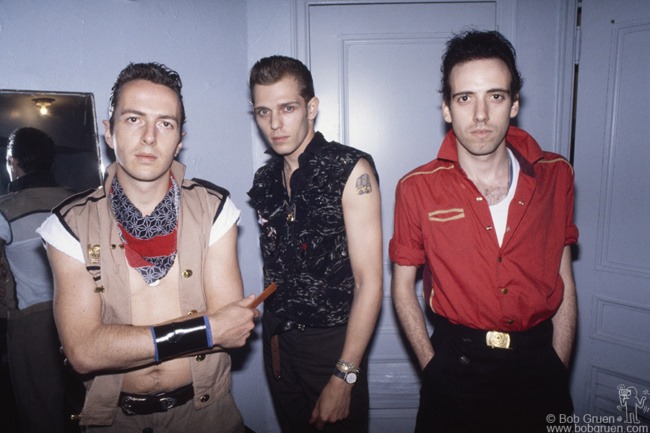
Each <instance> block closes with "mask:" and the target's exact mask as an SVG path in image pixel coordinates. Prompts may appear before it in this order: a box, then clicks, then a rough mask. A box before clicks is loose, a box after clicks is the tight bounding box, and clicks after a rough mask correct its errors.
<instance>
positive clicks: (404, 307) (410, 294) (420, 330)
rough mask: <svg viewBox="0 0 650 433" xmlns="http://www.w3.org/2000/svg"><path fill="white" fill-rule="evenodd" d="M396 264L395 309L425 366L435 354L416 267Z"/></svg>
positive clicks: (416, 354) (394, 283)
mask: <svg viewBox="0 0 650 433" xmlns="http://www.w3.org/2000/svg"><path fill="white" fill-rule="evenodd" d="M408 268H409V267H406V268H404V267H401V266H399V265H395V266H394V268H393V281H392V284H391V294H392V297H393V304H394V305H395V311H396V313H397V317H398V319H399V321H400V324H401V326H402V329H403V330H404V333H405V334H406V338H407V339H408V340H409V343H410V344H411V347H412V349H413V351H414V353H415V356H416V357H417V358H418V362H419V363H420V368H422V369H423V368H424V367H425V366H426V365H427V364H428V363H429V361H430V360H431V358H432V357H433V355H434V351H433V347H432V346H431V341H430V340H429V334H428V331H427V327H426V323H425V321H424V313H423V312H422V307H421V306H420V303H419V302H418V300H417V296H416V293H415V288H414V283H415V269H414V268H413V269H408Z"/></svg>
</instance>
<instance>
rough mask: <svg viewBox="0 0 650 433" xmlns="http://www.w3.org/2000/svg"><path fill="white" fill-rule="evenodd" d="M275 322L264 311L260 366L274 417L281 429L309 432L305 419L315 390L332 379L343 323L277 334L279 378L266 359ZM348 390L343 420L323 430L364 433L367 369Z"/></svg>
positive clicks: (292, 432)
mask: <svg viewBox="0 0 650 433" xmlns="http://www.w3.org/2000/svg"><path fill="white" fill-rule="evenodd" d="M280 323H282V321H281V320H279V319H278V318H276V317H274V316H273V315H272V314H271V313H269V312H264V316H263V318H262V332H263V338H264V365H265V370H266V377H267V380H268V383H269V388H270V390H271V395H272V397H273V404H274V406H275V412H276V415H277V417H278V421H279V423H280V426H281V428H282V431H283V432H284V433H310V432H317V430H316V429H315V428H314V427H313V426H312V425H311V424H309V417H310V416H311V412H312V410H313V409H314V406H315V404H316V401H317V400H318V397H319V396H320V393H321V391H322V390H323V388H324V387H325V385H326V384H327V382H328V381H329V380H330V378H331V377H332V372H333V371H334V368H335V366H336V361H337V360H338V359H339V356H340V355H341V350H342V349H343V343H344V342H345V333H346V330H347V326H337V327H333V328H305V329H304V330H302V331H301V330H298V329H293V330H290V331H286V332H283V333H281V334H279V340H280V341H279V342H280V365H281V368H282V377H281V379H280V380H275V378H274V377H273V369H272V362H271V348H270V338H271V335H272V334H273V331H274V330H275V329H276V327H277V326H278V324H280ZM366 367H367V362H365V361H364V363H363V364H362V365H361V374H360V375H359V379H358V380H357V383H356V384H355V385H354V387H353V388H352V400H351V402H350V415H349V416H348V418H346V419H345V420H343V421H339V422H337V423H333V424H327V425H326V426H325V429H324V430H323V431H324V432H327V433H334V432H337V433H366V432H367V431H368V410H369V397H368V376H367V373H368V370H367V368H366Z"/></svg>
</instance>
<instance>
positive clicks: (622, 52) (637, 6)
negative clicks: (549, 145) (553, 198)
mask: <svg viewBox="0 0 650 433" xmlns="http://www.w3.org/2000/svg"><path fill="white" fill-rule="evenodd" d="M582 9H583V11H582V48H581V53H582V55H581V59H580V66H579V68H580V79H579V86H578V93H577V95H578V98H577V106H576V143H575V154H574V155H575V163H574V168H575V173H576V221H577V224H578V227H579V229H580V242H579V245H580V250H579V255H578V260H576V261H575V263H574V271H575V277H576V283H577V287H578V301H579V312H580V320H579V339H578V344H577V350H576V358H575V365H574V372H573V379H574V380H573V394H574V398H575V397H577V398H576V403H577V404H576V410H577V411H578V412H579V413H581V414H596V415H602V416H614V417H616V418H618V417H622V418H623V419H625V417H626V416H627V414H626V412H625V411H624V409H625V406H624V403H627V404H628V409H629V410H636V411H637V412H638V418H639V422H640V423H645V424H646V425H647V424H648V416H649V415H648V412H649V411H650V403H649V402H648V401H647V400H646V401H644V402H641V398H642V397H643V396H644V395H645V396H646V397H650V332H649V330H650V230H648V223H647V220H648V215H650V189H649V188H648V185H650V171H648V162H649V161H650V146H648V144H649V142H648V140H649V137H650V122H648V112H649V109H650V79H649V77H650V56H649V54H648V52H649V51H648V47H650V2H647V1H643V0H636V1H634V0H619V1H616V2H602V1H585V2H583V7H582ZM619 386H621V389H623V390H629V391H630V393H632V397H634V395H633V394H634V393H635V392H636V393H637V394H638V398H639V400H637V401H636V403H637V405H638V407H637V408H636V409H635V408H634V403H633V401H634V399H632V400H628V401H624V400H621V399H620V398H619ZM631 387H634V389H632V388H631ZM644 393H645V394H644ZM645 431H647V430H645Z"/></svg>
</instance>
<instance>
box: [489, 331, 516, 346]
mask: <svg viewBox="0 0 650 433" xmlns="http://www.w3.org/2000/svg"><path fill="white" fill-rule="evenodd" d="M485 343H486V344H487V345H488V346H490V347H491V348H493V349H510V334H508V333H507V332H499V331H488V332H487V333H486V334H485Z"/></svg>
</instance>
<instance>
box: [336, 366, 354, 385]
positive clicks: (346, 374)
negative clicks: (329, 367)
mask: <svg viewBox="0 0 650 433" xmlns="http://www.w3.org/2000/svg"><path fill="white" fill-rule="evenodd" d="M332 374H333V375H334V376H336V377H338V378H340V379H343V380H344V381H345V382H347V383H349V384H350V385H354V383H356V381H357V376H358V374H359V372H358V371H341V370H339V369H338V368H335V369H334V373H332Z"/></svg>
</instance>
